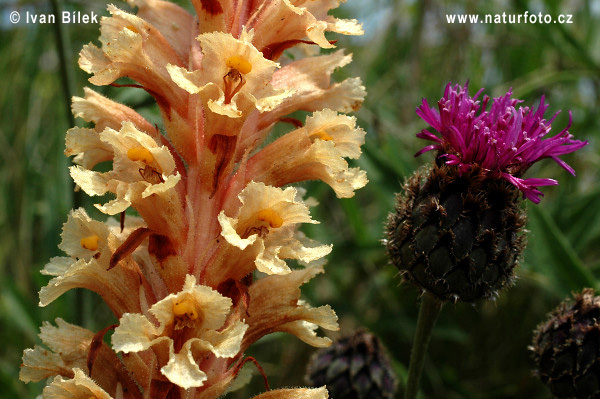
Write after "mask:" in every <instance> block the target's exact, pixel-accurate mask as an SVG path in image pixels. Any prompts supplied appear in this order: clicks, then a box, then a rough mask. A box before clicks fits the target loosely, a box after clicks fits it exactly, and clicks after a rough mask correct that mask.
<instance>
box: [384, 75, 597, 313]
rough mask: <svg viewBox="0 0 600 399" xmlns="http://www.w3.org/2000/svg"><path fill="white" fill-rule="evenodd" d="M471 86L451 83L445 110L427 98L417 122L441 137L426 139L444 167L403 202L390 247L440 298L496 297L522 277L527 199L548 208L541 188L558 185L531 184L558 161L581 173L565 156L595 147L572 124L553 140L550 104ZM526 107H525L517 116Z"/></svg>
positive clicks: (416, 184)
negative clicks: (518, 270)
mask: <svg viewBox="0 0 600 399" xmlns="http://www.w3.org/2000/svg"><path fill="white" fill-rule="evenodd" d="M467 89H468V88H467V85H465V86H460V85H454V86H453V85H452V84H448V85H447V86H446V90H445V91H444V96H443V97H442V99H441V100H440V101H439V102H438V109H437V110H436V109H434V108H431V107H430V106H429V104H428V102H427V100H425V99H423V101H422V104H421V106H419V107H418V108H417V114H418V115H419V116H420V117H421V118H423V120H424V121H425V122H427V123H428V124H429V125H430V126H431V127H432V128H433V129H434V130H435V131H437V133H438V134H434V133H432V132H430V131H428V130H423V131H421V132H419V133H418V134H417V137H419V138H422V139H426V140H429V141H433V142H434V144H431V145H428V146H426V147H424V148H423V149H421V150H420V151H419V152H418V153H417V154H416V155H420V154H423V153H424V152H427V151H431V150H436V151H437V157H436V160H435V162H434V163H433V164H432V165H430V166H429V167H428V168H427V169H426V170H425V171H418V172H417V173H415V174H414V175H413V176H412V177H411V178H409V179H408V181H407V182H406V184H405V187H404V192H403V194H401V195H399V196H398V201H397V205H396V210H395V212H394V213H392V214H390V216H389V218H388V226H387V240H386V245H387V249H388V253H389V255H390V259H391V261H392V263H393V264H394V265H395V266H396V267H398V269H399V270H400V271H401V273H403V275H404V276H405V278H406V279H408V280H409V281H411V282H413V283H414V284H415V285H417V286H418V287H420V288H421V289H423V290H427V291H429V292H431V293H432V294H433V295H435V296H436V297H437V298H438V299H440V300H443V301H445V300H452V301H457V300H464V301H474V300H476V299H479V298H493V297H494V296H495V295H496V293H497V291H498V289H500V288H502V287H503V286H505V285H507V284H510V283H511V282H512V280H513V279H514V274H513V269H514V267H515V266H516V265H517V263H518V260H519V256H520V254H521V252H522V250H523V248H524V246H525V237H524V230H523V228H524V225H525V213H524V210H523V209H522V206H521V201H519V197H520V194H522V195H523V196H524V197H525V198H528V199H530V200H531V201H533V202H534V203H538V202H539V201H540V196H541V195H542V193H541V192H540V191H539V190H538V189H537V188H538V187H540V186H546V185H555V184H558V183H557V182H556V180H553V179H540V178H523V173H524V172H525V171H526V170H527V169H528V168H529V167H530V166H531V165H532V164H533V163H535V162H537V161H538V160H540V159H543V158H552V159H554V160H555V161H556V162H557V163H558V164H559V165H561V166H562V167H563V168H565V169H566V170H568V171H569V172H571V173H573V169H572V168H571V167H570V166H568V165H567V164H566V163H565V162H564V161H563V160H561V159H560V158H558V157H559V156H560V155H563V154H567V153H570V152H573V151H576V150H578V149H580V148H582V147H583V146H585V145H586V144H587V142H585V141H579V140H574V139H573V136H572V135H571V134H570V133H569V130H568V129H569V128H570V126H571V122H569V124H568V126H567V127H566V128H565V129H563V130H562V131H561V132H560V133H558V134H556V135H554V136H551V137H549V136H550V131H551V125H552V121H553V120H554V118H555V117H556V114H555V115H554V116H553V117H552V118H551V119H550V120H546V119H544V113H545V111H546V110H547V108H548V105H546V104H545V102H544V99H543V98H542V100H541V101H540V104H539V105H538V107H537V108H535V107H532V108H529V107H520V106H519V107H518V104H519V103H520V102H521V101H520V100H516V99H512V98H511V93H510V92H508V93H507V94H506V95H504V96H502V97H499V98H496V99H494V100H492V101H491V106H490V107H489V109H488V105H489V103H490V99H489V97H487V96H484V97H483V100H481V101H479V100H478V97H479V95H480V94H481V90H480V91H479V92H477V94H476V95H475V96H474V97H471V96H469V94H468V90H467ZM517 107H518V108H517Z"/></svg>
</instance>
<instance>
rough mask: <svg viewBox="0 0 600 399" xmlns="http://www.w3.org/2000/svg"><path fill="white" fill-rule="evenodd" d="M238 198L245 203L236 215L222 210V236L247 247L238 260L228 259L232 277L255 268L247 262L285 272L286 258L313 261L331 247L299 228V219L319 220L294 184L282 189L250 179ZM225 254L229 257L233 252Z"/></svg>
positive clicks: (220, 218)
mask: <svg viewBox="0 0 600 399" xmlns="http://www.w3.org/2000/svg"><path fill="white" fill-rule="evenodd" d="M238 198H239V201H240V203H241V204H242V205H241V206H240V207H239V210H238V213H237V215H236V216H235V217H229V216H227V215H226V214H225V212H224V211H221V213H220V214H219V223H220V225H221V228H222V232H221V235H222V236H223V238H225V240H226V241H227V242H228V243H229V244H231V245H232V246H234V247H236V248H239V249H240V250H242V251H244V253H243V254H238V255H236V256H234V258H237V259H238V261H231V260H229V262H230V265H227V266H225V267H227V268H228V269H230V270H233V271H235V273H236V274H234V275H231V278H234V279H239V278H242V277H244V276H245V275H246V274H248V273H250V272H251V271H252V270H251V269H248V266H244V265H249V264H250V265H251V264H252V263H254V265H255V266H256V268H257V269H258V271H260V272H263V273H267V274H286V273H289V272H290V271H291V269H290V268H289V267H288V265H287V264H286V262H285V261H284V260H283V259H286V258H288V259H298V260H301V261H303V262H311V261H313V260H316V259H320V258H322V257H323V256H325V255H327V254H328V253H329V252H330V251H331V246H329V245H319V244H318V243H316V242H314V241H311V240H308V239H306V238H305V237H304V236H303V235H302V234H299V233H298V232H297V228H298V225H299V224H300V223H318V222H317V221H315V220H313V219H311V217H310V214H309V211H308V207H307V206H306V205H305V204H303V203H302V202H301V201H299V200H298V199H297V191H296V189H295V188H293V187H288V188H286V189H285V190H282V189H280V188H277V187H271V186H267V185H265V184H263V183H258V182H250V183H248V185H247V186H246V187H245V188H244V190H242V192H241V193H240V195H239V196H238ZM225 258H226V259H230V258H231V254H230V253H228V255H227V256H225ZM221 272H222V271H221Z"/></svg>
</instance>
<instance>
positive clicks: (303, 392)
mask: <svg viewBox="0 0 600 399" xmlns="http://www.w3.org/2000/svg"><path fill="white" fill-rule="evenodd" d="M328 397H329V395H328V394H327V389H325V387H321V388H314V389H309V388H290V389H274V390H272V391H269V392H265V393H261V394H260V395H257V396H255V397H254V398H253V399H327V398H328Z"/></svg>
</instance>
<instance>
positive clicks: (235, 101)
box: [167, 29, 292, 118]
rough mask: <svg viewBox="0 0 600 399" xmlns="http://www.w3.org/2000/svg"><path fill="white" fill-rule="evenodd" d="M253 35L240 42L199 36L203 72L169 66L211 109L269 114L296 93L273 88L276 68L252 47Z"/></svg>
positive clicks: (232, 114)
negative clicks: (272, 81) (255, 110)
mask: <svg viewBox="0 0 600 399" xmlns="http://www.w3.org/2000/svg"><path fill="white" fill-rule="evenodd" d="M253 34H254V33H253V32H252V31H250V32H247V31H246V30H245V29H244V30H243V31H242V33H241V34H240V37H239V39H236V38H234V37H233V36H232V35H231V34H228V33H224V32H210V33H204V34H202V35H200V36H198V41H199V42H200V46H201V47H202V53H203V57H202V67H201V69H198V70H195V71H192V72H188V71H187V70H186V69H184V68H180V67H177V66H174V65H168V66H167V70H168V71H169V73H170V74H171V78H172V79H173V81H174V82H175V83H177V84H178V85H179V86H180V87H181V88H183V89H184V90H186V91H187V92H189V93H191V94H196V93H201V95H202V97H203V98H205V99H206V101H207V105H208V108H209V109H210V110H211V111H212V112H215V113H217V114H219V115H225V116H228V117H230V118H238V117H241V116H242V114H243V113H244V112H247V111H248V110H250V109H252V108H254V107H256V109H258V111H260V112H264V111H269V110H271V109H273V108H274V107H276V106H277V105H278V104H280V103H281V102H282V101H283V99H284V98H285V97H289V96H290V95H291V94H292V93H291V92H289V91H285V90H275V89H273V88H272V87H271V86H270V85H269V81H270V80H271V76H272V75H273V72H274V70H275V68H277V67H278V66H279V65H278V64H277V63H275V62H273V61H269V60H267V59H265V58H264V57H263V55H262V54H261V53H260V52H259V51H258V50H257V49H256V48H255V47H254V46H253V45H252V37H253Z"/></svg>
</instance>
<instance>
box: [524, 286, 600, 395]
mask: <svg viewBox="0 0 600 399" xmlns="http://www.w3.org/2000/svg"><path fill="white" fill-rule="evenodd" d="M530 349H531V350H532V351H533V357H534V359H535V363H536V374H537V375H538V377H539V378H540V379H541V380H542V381H543V382H544V383H545V384H546V385H548V387H549V388H550V390H551V391H552V393H553V394H554V396H555V397H557V398H577V399H592V398H599V397H600V296H594V291H593V290H592V289H585V290H583V292H582V293H581V294H577V295H575V303H573V302H572V301H569V300H567V301H564V302H563V303H561V304H560V305H559V306H558V308H556V309H555V310H554V311H553V312H552V313H551V314H550V315H549V318H548V320H547V321H546V322H544V323H542V324H540V325H539V326H538V328H537V330H536V332H535V334H534V338H533V345H532V346H531V347H530Z"/></svg>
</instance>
